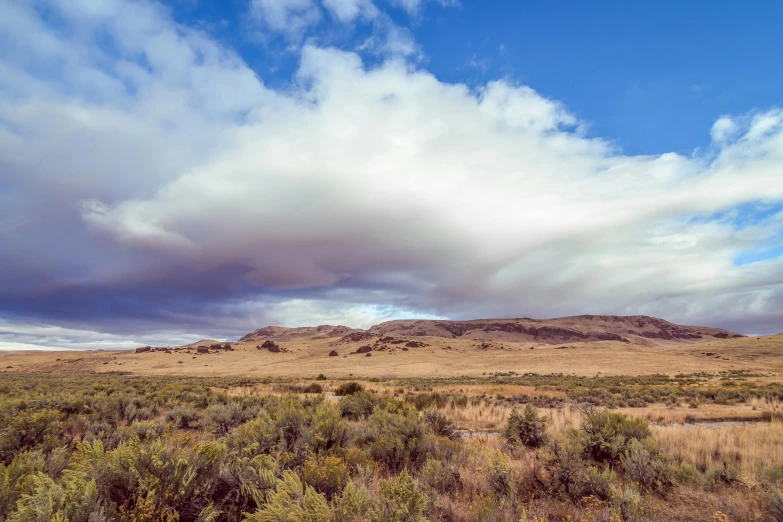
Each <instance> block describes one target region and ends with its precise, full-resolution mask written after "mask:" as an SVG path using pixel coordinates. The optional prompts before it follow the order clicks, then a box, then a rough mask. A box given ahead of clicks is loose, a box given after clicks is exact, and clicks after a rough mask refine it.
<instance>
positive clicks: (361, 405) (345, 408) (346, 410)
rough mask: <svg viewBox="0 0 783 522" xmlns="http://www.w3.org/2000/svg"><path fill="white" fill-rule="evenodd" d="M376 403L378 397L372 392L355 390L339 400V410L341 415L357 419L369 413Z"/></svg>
mask: <svg viewBox="0 0 783 522" xmlns="http://www.w3.org/2000/svg"><path fill="white" fill-rule="evenodd" d="M378 403H379V401H378V399H377V398H376V397H375V395H373V394H372V393H370V392H365V391H362V392H357V393H353V394H351V395H347V396H345V397H343V398H342V399H341V400H340V412H341V414H342V416H343V417H346V418H348V419H352V420H359V419H363V418H365V417H367V416H368V415H370V414H371V413H372V410H373V408H375V406H376V405H377V404H378Z"/></svg>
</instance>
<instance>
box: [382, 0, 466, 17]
mask: <svg viewBox="0 0 783 522" xmlns="http://www.w3.org/2000/svg"><path fill="white" fill-rule="evenodd" d="M426 1H427V0H391V3H392V5H395V6H397V7H400V8H402V9H404V10H405V11H407V12H408V14H409V15H411V16H415V15H418V14H419V12H420V11H421V7H422V5H423V4H424V3H426ZM436 1H437V3H439V4H440V5H442V6H454V5H459V2H458V1H457V0H436Z"/></svg>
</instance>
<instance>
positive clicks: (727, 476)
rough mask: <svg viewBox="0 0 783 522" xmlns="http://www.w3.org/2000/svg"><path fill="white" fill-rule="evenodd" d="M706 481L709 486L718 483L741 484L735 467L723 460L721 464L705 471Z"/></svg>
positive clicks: (726, 484) (725, 484)
mask: <svg viewBox="0 0 783 522" xmlns="http://www.w3.org/2000/svg"><path fill="white" fill-rule="evenodd" d="M706 482H707V485H708V486H710V487H714V486H718V485H724V486H738V485H740V484H742V481H741V480H740V479H739V473H737V469H736V468H735V467H734V466H731V465H729V464H727V463H725V462H724V463H723V466H717V467H715V468H712V469H711V470H710V471H708V472H707V480H706Z"/></svg>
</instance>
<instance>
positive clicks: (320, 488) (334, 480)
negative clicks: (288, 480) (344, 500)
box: [302, 456, 349, 500]
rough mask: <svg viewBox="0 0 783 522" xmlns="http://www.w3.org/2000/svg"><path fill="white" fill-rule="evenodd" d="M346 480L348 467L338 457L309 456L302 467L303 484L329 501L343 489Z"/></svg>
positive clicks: (346, 482)
mask: <svg viewBox="0 0 783 522" xmlns="http://www.w3.org/2000/svg"><path fill="white" fill-rule="evenodd" d="M348 478H349V474H348V465H347V464H346V463H345V462H344V461H343V460H342V459H341V458H340V457H334V456H326V457H318V456H311V457H310V458H309V459H307V460H306V461H305V463H304V466H303V467H302V479H303V480H304V482H305V484H308V485H310V486H312V487H313V488H315V490H316V491H317V492H318V493H321V494H323V495H325V496H326V498H327V499H329V500H331V499H332V497H333V496H334V495H335V493H337V492H340V491H342V490H343V489H344V488H345V486H346V485H347V484H348Z"/></svg>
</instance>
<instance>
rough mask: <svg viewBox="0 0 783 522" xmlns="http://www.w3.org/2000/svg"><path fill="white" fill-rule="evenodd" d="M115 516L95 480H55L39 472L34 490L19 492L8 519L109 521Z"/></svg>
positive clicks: (11, 521)
mask: <svg viewBox="0 0 783 522" xmlns="http://www.w3.org/2000/svg"><path fill="white" fill-rule="evenodd" d="M114 519H115V518H114V517H113V516H111V513H110V512H109V509H108V508H107V506H106V505H105V503H103V502H102V501H101V500H100V498H99V493H98V488H97V487H96V484H95V481H94V480H92V481H89V482H87V481H83V480H80V479H78V478H75V477H74V478H73V479H72V480H68V481H66V482H65V483H64V484H57V483H55V482H54V480H52V478H51V477H49V476H48V475H45V474H43V473H39V474H38V475H35V476H34V477H33V491H32V492H31V493H30V494H27V495H24V496H22V498H20V499H19V501H18V504H17V509H16V511H15V512H14V513H13V514H12V515H11V517H10V518H9V519H8V522H50V521H55V522H56V521H63V522H65V521H67V522H109V521H110V520H114Z"/></svg>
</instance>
